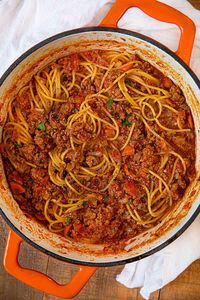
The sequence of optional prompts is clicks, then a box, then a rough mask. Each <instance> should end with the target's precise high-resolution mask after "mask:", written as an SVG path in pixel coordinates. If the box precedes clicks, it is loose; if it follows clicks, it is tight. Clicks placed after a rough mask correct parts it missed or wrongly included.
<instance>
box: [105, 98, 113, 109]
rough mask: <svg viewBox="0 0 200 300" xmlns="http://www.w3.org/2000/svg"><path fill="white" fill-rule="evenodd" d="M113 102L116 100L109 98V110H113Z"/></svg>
mask: <svg viewBox="0 0 200 300" xmlns="http://www.w3.org/2000/svg"><path fill="white" fill-rule="evenodd" d="M113 101H114V100H113V98H109V99H108V101H107V103H106V104H107V107H108V108H109V109H111V108H112V105H113Z"/></svg>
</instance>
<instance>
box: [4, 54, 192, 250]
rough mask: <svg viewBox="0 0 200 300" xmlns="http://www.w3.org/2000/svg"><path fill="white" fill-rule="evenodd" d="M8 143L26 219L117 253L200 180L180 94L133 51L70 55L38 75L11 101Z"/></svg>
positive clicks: (8, 165) (10, 173)
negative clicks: (193, 180)
mask: <svg viewBox="0 0 200 300" xmlns="http://www.w3.org/2000/svg"><path fill="white" fill-rule="evenodd" d="M3 145H4V147H3V149H4V151H3V158H4V163H5V170H6V174H7V178H8V182H9V184H10V187H11V190H12V192H13V195H14V198H15V199H16V201H17V202H18V203H19V206H20V207H21V209H23V210H24V211H25V213H27V214H28V215H29V216H35V217H36V218H37V219H38V220H39V221H40V222H42V223H43V224H44V225H45V226H48V228H49V230H51V231H52V232H56V233H62V234H64V236H66V237H67V238H73V239H75V240H78V241H84V240H87V241H88V240H89V241H90V242H91V243H106V244H108V245H110V244H113V242H114V244H115V251H116V250H120V249H121V248H123V245H125V243H126V241H127V240H128V239H130V238H132V237H134V236H135V235H137V234H139V233H141V232H143V231H144V230H146V228H149V227H151V226H155V225H156V224H157V223H158V222H160V221H162V220H163V218H165V217H166V215H167V214H168V213H169V212H170V210H171V209H172V207H174V206H175V205H176V204H177V203H178V202H179V201H181V199H182V197H183V195H184V193H185V190H186V188H187V186H188V185H189V183H190V181H191V180H192V178H193V177H194V175H195V165H194V162H195V152H194V148H195V134H194V126H193V123H192V116H191V111H190V109H189V107H188V106H187V103H186V100H185V97H184V95H183V93H182V91H181V90H180V89H179V88H178V87H177V86H176V85H175V84H174V83H173V81H172V80H171V79H169V78H167V77H165V76H164V75H163V74H162V73H161V72H160V71H158V70H157V69H156V68H155V67H153V66H152V65H151V64H149V63H148V62H146V61H144V60H143V59H142V58H141V57H139V56H138V55H137V54H134V55H133V54H131V53H128V52H118V51H111V50H109V51H98V50H92V51H87V52H82V53H74V54H72V55H69V56H66V57H63V58H61V59H58V60H57V61H55V62H52V63H51V64H49V65H47V66H46V67H45V68H44V69H43V70H40V71H39V72H38V73H37V74H35V75H34V76H33V77H32V79H31V80H30V82H28V83H27V85H25V86H24V87H23V88H22V89H21V90H20V92H19V93H18V95H17V96H16V97H15V98H14V99H11V100H10V102H9V103H8V117H7V121H6V123H5V126H4V130H3Z"/></svg>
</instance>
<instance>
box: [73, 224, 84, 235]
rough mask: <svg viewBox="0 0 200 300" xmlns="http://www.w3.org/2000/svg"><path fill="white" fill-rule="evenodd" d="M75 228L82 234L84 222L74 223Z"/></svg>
mask: <svg viewBox="0 0 200 300" xmlns="http://www.w3.org/2000/svg"><path fill="white" fill-rule="evenodd" d="M74 229H75V231H76V232H77V233H78V234H80V233H81V232H83V229H84V226H83V224H74Z"/></svg>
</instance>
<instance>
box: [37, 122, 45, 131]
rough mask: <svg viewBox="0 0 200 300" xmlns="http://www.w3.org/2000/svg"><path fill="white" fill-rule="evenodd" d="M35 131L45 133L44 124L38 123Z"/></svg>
mask: <svg viewBox="0 0 200 300" xmlns="http://www.w3.org/2000/svg"><path fill="white" fill-rule="evenodd" d="M37 129H39V130H40V131H45V130H46V126H45V125H44V123H39V124H38V126H37Z"/></svg>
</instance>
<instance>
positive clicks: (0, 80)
mask: <svg viewBox="0 0 200 300" xmlns="http://www.w3.org/2000/svg"><path fill="white" fill-rule="evenodd" d="M94 31H103V32H114V33H121V34H125V35H128V36H131V37H136V38H139V39H142V40H144V41H146V42H148V43H150V44H153V45H154V46H156V47H158V48H159V49H161V50H163V51H164V52H166V53H167V54H169V55H170V56H171V57H172V58H173V59H175V60H176V61H177V62H178V63H179V64H180V65H181V66H182V67H183V68H184V69H185V70H186V71H187V72H188V73H189V75H190V76H191V77H192V79H193V80H194V82H195V84H196V85H197V86H198V87H199V88H200V81H199V79H198V77H197V76H196V75H195V74H194V72H193V71H192V70H191V68H190V67H189V66H188V65H187V64H186V63H185V62H184V61H183V60H182V59H181V58H180V57H178V56H177V55H176V54H175V53H174V52H173V51H171V50H170V49H169V48H167V47H166V46H164V45H162V44H161V43H159V42H157V41H155V40H153V39H152V38H149V37H147V36H145V35H142V34H140V33H137V32H134V31H130V30H126V29H118V28H112V27H111V28H110V27H85V28H78V29H73V30H69V31H64V32H61V33H58V34H56V35H54V36H51V37H49V38H47V39H45V40H43V41H41V42H39V43H37V44H36V45H35V46H33V47H31V48H30V49H29V50H27V51H26V52H25V53H24V54H22V55H21V56H20V57H19V58H18V59H16V60H15V61H14V62H13V63H12V64H11V66H10V67H9V68H8V69H7V70H6V71H5V72H4V74H3V75H2V77H1V78H0V87H1V85H2V84H3V83H4V81H5V80H6V78H7V77H8V76H9V75H10V73H11V72H12V71H13V70H14V69H15V68H16V67H17V66H18V65H19V64H20V63H21V62H22V61H23V60H24V59H25V58H27V57H28V56H29V55H31V54H32V53H33V52H35V51H36V50H38V49H40V48H42V47H43V46H45V45H47V44H49V43H51V42H53V41H55V40H57V39H61V38H65V37H66V36H70V35H73V34H78V33H87V32H94ZM199 213H200V205H199V206H198V207H197V208H196V210H195V211H194V213H193V214H192V216H191V217H190V219H189V220H188V221H187V222H186V223H185V224H184V225H183V226H182V227H181V228H180V229H179V230H178V231H177V232H176V233H175V234H173V235H172V236H171V237H170V238H168V239H167V240H166V241H164V242H163V243H161V244H160V245H159V246H157V247H155V248H153V249H151V250H149V251H147V252H145V253H143V254H140V255H137V256H135V257H132V258H128V259H122V260H119V261H115V262H99V263H95V262H88V261H87V262H84V261H79V260H76V259H71V258H67V257H63V256H61V255H59V254H56V253H54V252H52V251H49V250H47V249H45V248H44V247H41V246H39V245H38V244H37V243H35V242H33V241H32V240H31V239H29V238H28V237H27V236H25V234H23V233H22V232H21V231H20V230H19V229H18V228H17V227H16V226H15V225H14V224H13V223H12V222H11V221H10V219H9V218H8V217H7V216H6V214H5V213H4V212H3V210H2V209H0V214H1V215H2V217H3V219H4V220H5V221H6V222H7V223H8V225H9V226H10V228H11V229H12V230H13V231H15V232H16V233H17V234H18V235H19V236H20V237H21V238H22V239H23V240H24V241H26V242H27V243H28V244H30V245H31V246H33V247H34V248H36V249H38V250H40V251H42V252H44V253H45V254H47V255H50V256H52V257H54V258H56V259H58V260H61V261H64V262H68V263H72V264H76V265H83V266H94V267H108V266H116V265H124V264H126V263H131V262H134V261H138V260H141V259H143V258H145V257H147V256H149V255H152V254H154V253H156V252H158V251H160V250H161V249H163V248H164V247H166V246H168V245H169V244H171V243H172V242H173V241H174V240H176V239H177V238H178V237H179V236H180V235H181V234H182V233H183V232H184V231H185V230H186V229H187V228H188V227H189V226H190V225H191V223H192V222H193V221H194V220H195V218H196V217H197V216H198V214H199Z"/></svg>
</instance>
